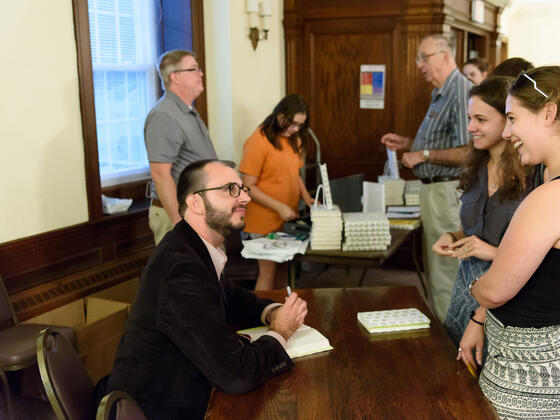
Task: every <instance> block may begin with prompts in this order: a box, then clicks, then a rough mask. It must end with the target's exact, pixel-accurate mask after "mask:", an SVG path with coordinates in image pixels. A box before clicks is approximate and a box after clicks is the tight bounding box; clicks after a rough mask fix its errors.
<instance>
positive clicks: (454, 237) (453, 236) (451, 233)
mask: <svg viewBox="0 0 560 420" xmlns="http://www.w3.org/2000/svg"><path fill="white" fill-rule="evenodd" d="M446 233H447V234H448V235H451V237H452V238H453V242H457V237H456V236H455V234H454V233H453V232H446Z"/></svg>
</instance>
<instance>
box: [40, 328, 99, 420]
mask: <svg viewBox="0 0 560 420" xmlns="http://www.w3.org/2000/svg"><path fill="white" fill-rule="evenodd" d="M37 362H38V365H39V373H40V374H41V380H42V381H43V386H44V387H45V391H46V393H47V398H48V400H49V402H50V404H51V407H52V409H53V411H54V413H55V414H56V417H57V418H58V419H59V420H93V419H94V415H95V395H94V384H93V382H92V380H91V378H90V377H89V375H88V373H87V371H86V368H85V366H84V364H83V363H82V360H81V359H80V357H79V356H78V353H76V351H75V350H74V347H73V346H72V344H71V343H70V342H69V341H68V340H67V339H66V338H65V337H64V336H63V335H62V334H60V333H58V332H57V331H55V330H54V329H53V328H47V329H45V330H43V331H41V333H40V335H39V337H38V338H37Z"/></svg>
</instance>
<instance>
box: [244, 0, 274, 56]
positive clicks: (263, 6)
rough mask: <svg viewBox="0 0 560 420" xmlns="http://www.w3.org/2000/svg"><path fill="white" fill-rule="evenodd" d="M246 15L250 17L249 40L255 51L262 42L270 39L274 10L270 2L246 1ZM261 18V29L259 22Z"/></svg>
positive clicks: (267, 0)
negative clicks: (269, 33) (269, 32)
mask: <svg viewBox="0 0 560 420" xmlns="http://www.w3.org/2000/svg"><path fill="white" fill-rule="evenodd" d="M245 13H247V14H248V15H249V39H250V40H251V45H252V46H253V50H256V49H257V45H258V44H259V41H260V40H263V39H264V40H266V39H268V31H269V29H270V19H271V16H272V8H271V7H270V2H269V0H261V1H259V0H246V3H245ZM259 16H260V17H261V21H262V22H261V28H260V29H259V26H258V20H259Z"/></svg>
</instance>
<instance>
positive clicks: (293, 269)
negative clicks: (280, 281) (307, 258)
mask: <svg viewBox="0 0 560 420" xmlns="http://www.w3.org/2000/svg"><path fill="white" fill-rule="evenodd" d="M289 264H290V279H289V281H290V287H291V289H292V290H295V288H296V264H297V263H296V262H295V261H294V260H291V261H290V262H289Z"/></svg>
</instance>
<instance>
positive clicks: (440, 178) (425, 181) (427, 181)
mask: <svg viewBox="0 0 560 420" xmlns="http://www.w3.org/2000/svg"><path fill="white" fill-rule="evenodd" d="M458 179H459V177H457V176H432V177H430V178H420V181H422V184H432V183H434V182H448V181H457V180H458Z"/></svg>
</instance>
